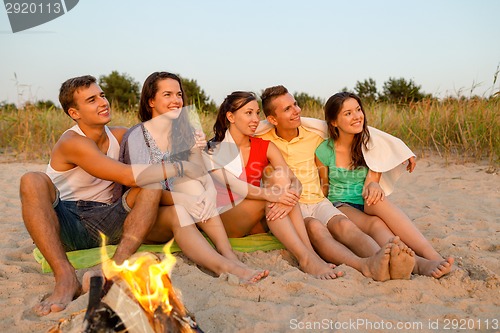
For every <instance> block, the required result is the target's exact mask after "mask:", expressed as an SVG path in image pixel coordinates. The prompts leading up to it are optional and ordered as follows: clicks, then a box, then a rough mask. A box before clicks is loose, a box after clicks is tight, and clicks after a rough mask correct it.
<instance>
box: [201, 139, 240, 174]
mask: <svg viewBox="0 0 500 333" xmlns="http://www.w3.org/2000/svg"><path fill="white" fill-rule="evenodd" d="M203 157H204V161H205V165H206V167H207V169H208V171H211V170H215V169H221V168H224V169H226V170H227V171H229V172H230V173H232V174H233V175H234V176H236V177H239V176H240V175H241V173H242V172H243V162H242V158H241V153H240V150H239V149H238V146H237V145H236V143H235V142H234V139H233V137H232V135H231V133H229V130H226V134H225V135H224V140H222V142H221V143H219V144H218V145H217V147H216V148H215V151H214V152H213V153H212V154H207V153H205V154H203Z"/></svg>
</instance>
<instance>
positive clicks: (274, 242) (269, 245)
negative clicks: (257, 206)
mask: <svg viewBox="0 0 500 333" xmlns="http://www.w3.org/2000/svg"><path fill="white" fill-rule="evenodd" d="M205 237H206V236H205ZM208 241H209V243H210V244H211V245H212V246H213V244H212V242H210V240H209V239H208ZM229 242H230V243H231V246H232V247H233V249H234V250H235V251H239V252H253V251H258V250H261V251H271V250H278V249H284V248H285V247H284V246H283V244H281V242H280V241H279V240H278V239H276V237H274V236H273V235H269V234H256V235H250V236H247V237H243V238H229ZM164 245H165V244H160V245H142V246H141V247H140V248H139V249H138V250H137V251H138V252H141V251H148V252H159V253H163V246H164ZM115 250H116V245H108V246H106V251H107V253H108V255H109V256H110V257H112V256H113V255H114V253H115ZM170 252H172V253H175V252H181V249H180V248H179V246H178V245H177V243H176V242H174V243H173V244H172V246H171V248H170ZM33 255H34V256H35V260H36V261H37V262H38V263H40V264H41V265H42V272H44V273H49V272H52V269H51V268H50V265H49V264H48V262H47V260H45V258H44V257H43V255H42V253H41V252H40V250H38V248H35V249H34V250H33ZM66 255H67V256H68V259H69V261H70V262H71V264H72V265H73V267H75V268H76V269H81V268H88V267H92V266H95V265H98V264H100V263H101V254H100V248H92V249H87V250H78V251H71V252H67V253H66Z"/></svg>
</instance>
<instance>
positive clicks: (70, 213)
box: [20, 72, 453, 315]
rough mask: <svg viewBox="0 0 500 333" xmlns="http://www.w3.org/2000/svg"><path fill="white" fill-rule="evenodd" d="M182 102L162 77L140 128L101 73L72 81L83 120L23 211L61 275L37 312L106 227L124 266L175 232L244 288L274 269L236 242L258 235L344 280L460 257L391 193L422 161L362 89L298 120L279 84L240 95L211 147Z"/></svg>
mask: <svg viewBox="0 0 500 333" xmlns="http://www.w3.org/2000/svg"><path fill="white" fill-rule="evenodd" d="M185 99H186V96H185V94H184V91H183V87H182V83H181V80H180V78H179V77H178V76H177V75H175V74H172V73H168V72H155V73H152V74H151V75H150V76H149V77H148V78H147V79H146V81H145V82H144V85H143V88H142V93H141V98H140V104H139V112H138V117H139V120H140V123H139V124H137V125H135V126H133V127H132V128H130V129H127V128H124V127H108V126H107V124H108V123H109V122H110V121H111V110H110V105H109V102H108V100H107V99H106V96H105V94H104V92H103V91H102V89H101V88H100V87H99V85H98V84H97V82H96V79H95V78H94V77H92V76H89V75H87V76H82V77H75V78H71V79H69V80H67V81H65V82H64V83H63V84H62V86H61V89H60V94H59V100H60V103H61V106H62V108H63V110H64V112H65V113H66V114H67V115H68V116H69V117H71V118H72V119H73V120H74V121H75V123H76V124H75V125H74V126H73V127H71V128H70V129H68V130H67V131H66V132H64V133H63V134H62V135H61V137H60V138H59V140H58V141H57V143H56V144H55V146H54V148H53V150H52V153H51V156H50V162H49V164H48V166H47V171H46V172H45V173H42V172H29V173H26V174H25V175H23V177H22V178H21V183H20V193H21V201H22V214H23V220H24V222H25V225H26V228H27V230H28V232H29V233H30V235H31V237H32V238H33V241H34V243H35V245H36V246H37V247H38V249H39V250H40V252H41V253H42V254H43V256H44V257H45V259H46V260H47V262H48V263H49V265H50V266H51V268H52V270H53V273H54V277H55V287H54V291H53V293H52V294H51V295H50V296H49V297H47V298H46V299H45V300H43V301H41V302H40V303H39V304H38V305H37V306H35V308H34V310H35V312H36V313H37V314H39V315H46V314H48V313H50V312H57V311H61V310H63V309H64V308H65V307H66V306H67V304H69V303H70V302H71V301H72V300H73V299H74V298H75V297H77V296H78V295H80V293H81V292H82V287H81V283H80V281H79V280H78V278H77V275H76V272H75V269H74V267H73V266H72V265H71V263H70V262H69V260H68V258H67V256H66V252H67V251H74V250H80V249H88V248H93V247H99V246H101V236H100V234H101V233H102V234H104V235H105V236H106V239H107V242H108V244H117V249H116V252H115V254H114V256H113V260H114V261H115V262H116V263H117V264H121V263H123V261H124V260H126V259H127V258H129V257H130V256H131V255H132V254H133V253H134V252H135V251H136V250H137V249H138V248H139V246H140V245H141V244H144V243H146V244H159V243H165V242H168V241H169V240H171V239H175V241H176V243H177V244H178V246H179V247H180V248H181V249H182V251H183V253H184V254H185V255H186V256H187V257H188V258H190V259H191V260H192V261H193V262H195V263H196V264H198V265H201V266H203V267H205V268H207V269H208V270H210V271H212V272H213V273H214V274H215V275H220V274H222V273H230V274H233V275H236V276H237V277H238V278H239V279H240V280H241V281H242V282H246V283H255V282H257V281H259V280H261V279H263V278H265V277H266V276H268V275H269V271H268V270H266V269H255V268H252V267H249V266H247V265H246V264H244V263H243V262H241V261H240V260H239V259H238V257H237V255H236V254H235V253H234V252H233V250H232V248H231V244H230V242H229V239H228V238H240V237H245V236H247V235H251V234H257V233H272V234H273V235H274V236H275V237H276V238H277V239H278V240H279V241H280V242H281V243H282V244H283V246H284V247H285V248H286V249H287V250H288V251H289V252H290V253H291V254H292V255H293V256H294V257H295V258H296V260H297V262H298V265H299V268H300V269H301V270H302V271H303V272H304V273H307V274H310V275H312V276H314V277H316V278H319V279H335V278H338V277H340V276H342V275H343V272H342V271H339V270H338V268H336V265H340V264H345V265H348V266H350V267H353V268H354V269H356V270H358V271H359V272H361V273H362V274H363V275H364V276H366V277H368V278H371V279H373V280H375V281H386V280H389V279H409V278H410V276H411V274H421V275H426V276H431V277H434V278H440V277H442V276H443V275H446V274H448V273H449V272H450V271H451V269H452V266H453V258H443V257H442V256H441V255H440V254H439V253H438V252H437V251H436V250H435V249H434V248H433V247H432V245H431V244H430V243H429V242H428V241H427V240H426V238H425V237H424V236H423V235H422V233H421V232H420V231H419V230H418V229H417V228H416V227H415V225H414V224H413V223H412V221H411V220H410V218H409V217H408V216H407V215H406V214H405V213H404V212H403V211H402V210H401V209H400V208H398V207H397V206H396V205H395V204H394V203H392V202H391V201H390V200H389V199H388V198H387V197H386V195H388V194H390V193H391V191H392V190H393V186H394V182H395V180H396V179H397V178H398V176H399V174H400V173H401V172H404V171H408V172H412V171H413V170H414V168H415V165H416V163H415V156H414V155H413V153H412V152H411V150H409V149H408V147H406V145H405V144H404V143H403V142H402V141H401V140H399V139H397V138H395V137H392V136H390V135H388V134H387V133H384V132H382V131H379V130H377V129H375V128H372V127H369V126H367V121H366V114H365V110H364V109H363V105H362V101H361V100H360V98H359V97H358V96H357V95H355V94H353V93H349V92H340V93H336V94H334V95H333V96H331V97H330V98H329V99H328V101H327V102H326V104H325V106H324V112H325V119H324V120H319V119H312V118H302V117H301V109H300V106H299V105H298V104H297V102H296V100H295V98H294V97H293V95H292V94H290V93H289V91H288V90H287V89H286V88H285V87H283V86H281V85H280V86H274V87H269V88H267V89H265V90H264V91H263V93H262V96H261V101H262V107H261V106H259V103H258V98H257V96H256V95H255V94H254V93H252V92H246V91H235V92H233V93H231V94H229V95H228V96H227V97H226V98H225V99H224V101H223V102H222V104H221V105H220V107H219V109H218V114H217V118H216V121H215V124H214V125H213V132H214V137H213V138H211V139H210V140H209V141H208V142H207V141H206V139H205V135H204V134H203V132H202V131H201V130H200V129H199V128H196V126H193V124H192V123H193V122H192V121H190V115H189V112H188V111H187V110H188V109H187V108H186V105H185ZM261 109H262V111H263V113H264V116H265V119H266V120H261V118H263V117H262V116H261ZM208 239H209V240H210V241H211V243H212V244H213V246H212V245H211V244H210V243H209V241H208Z"/></svg>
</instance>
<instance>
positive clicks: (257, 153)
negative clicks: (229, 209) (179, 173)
mask: <svg viewBox="0 0 500 333" xmlns="http://www.w3.org/2000/svg"><path fill="white" fill-rule="evenodd" d="M269 142H270V141H269V140H263V139H260V138H254V137H250V156H249V157H248V163H247V165H246V166H245V168H244V169H243V172H242V173H241V175H239V176H238V178H239V179H241V180H244V181H246V182H247V183H249V184H252V185H254V186H257V187H259V186H260V180H261V179H262V173H263V171H264V168H265V167H266V166H267V165H268V164H269V160H268V159H267V148H268V147H269ZM223 171H224V172H228V171H227V170H223ZM235 176H236V175H235ZM214 183H215V188H216V189H217V207H223V206H226V205H228V204H230V203H234V201H235V200H237V199H238V198H239V195H238V194H236V193H233V192H231V190H230V189H229V188H227V187H226V186H225V184H224V185H223V184H220V183H219V182H217V181H215V182H214Z"/></svg>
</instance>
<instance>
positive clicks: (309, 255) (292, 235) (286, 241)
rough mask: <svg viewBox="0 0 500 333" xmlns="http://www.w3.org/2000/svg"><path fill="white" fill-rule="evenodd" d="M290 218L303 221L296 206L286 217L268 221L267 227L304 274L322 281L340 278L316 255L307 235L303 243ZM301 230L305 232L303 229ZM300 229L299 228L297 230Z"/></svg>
mask: <svg viewBox="0 0 500 333" xmlns="http://www.w3.org/2000/svg"><path fill="white" fill-rule="evenodd" d="M291 218H293V219H294V220H296V221H303V219H302V214H301V212H300V208H299V207H298V205H296V206H295V207H293V209H292V211H291V212H290V213H289V215H288V216H286V217H284V218H282V219H277V220H274V221H269V222H268V225H269V229H271V231H272V233H273V234H274V235H275V236H276V238H278V239H279V241H280V242H281V243H283V245H284V246H285V247H286V249H287V250H288V251H290V252H291V253H292V255H294V256H295V258H297V260H298V262H299V265H300V268H301V269H302V270H303V271H304V272H306V273H308V274H311V275H313V276H315V277H317V278H319V279H323V280H329V279H335V278H336V277H337V276H341V275H342V274H341V273H335V272H334V271H333V267H332V266H331V265H329V264H327V263H326V262H325V261H324V260H323V259H321V258H320V257H319V256H318V255H317V253H316V252H315V251H314V249H313V248H312V245H311V243H310V241H309V237H308V236H307V234H306V235H305V237H306V238H307V241H306V242H305V243H304V241H303V239H302V237H304V235H301V234H300V231H299V232H297V230H296V229H295V224H294V223H292V221H291ZM296 223H297V222H296ZM302 224H303V223H302ZM302 228H303V229H304V230H305V227H302ZM302 228H301V227H300V226H299V229H302ZM306 232H307V231H306Z"/></svg>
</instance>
